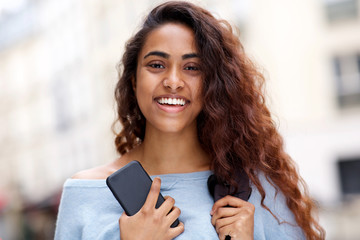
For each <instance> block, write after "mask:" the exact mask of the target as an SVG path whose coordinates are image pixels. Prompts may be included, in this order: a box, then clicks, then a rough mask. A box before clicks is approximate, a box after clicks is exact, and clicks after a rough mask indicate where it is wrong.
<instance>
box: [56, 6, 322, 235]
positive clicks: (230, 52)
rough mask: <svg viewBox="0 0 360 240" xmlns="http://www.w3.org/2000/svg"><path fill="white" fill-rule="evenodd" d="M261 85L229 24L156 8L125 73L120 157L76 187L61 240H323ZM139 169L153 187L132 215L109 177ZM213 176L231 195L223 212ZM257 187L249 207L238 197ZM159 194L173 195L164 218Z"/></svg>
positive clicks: (68, 187) (81, 176)
mask: <svg viewBox="0 0 360 240" xmlns="http://www.w3.org/2000/svg"><path fill="white" fill-rule="evenodd" d="M263 81H264V79H263V76H262V75H261V74H260V73H259V72H258V71H257V70H256V68H255V67H254V65H253V64H252V63H251V61H250V60H249V59H248V58H247V57H246V55H245V54H244V50H243V48H242V45H241V43H240V42H239V40H238V38H237V37H236V36H235V35H234V34H233V32H232V29H231V27H230V26H229V24H228V23H227V22H226V21H220V20H217V19H215V18H214V17H213V16H212V15H211V14H210V13H209V12H208V11H206V10H204V9H202V8H200V7H198V6H196V5H193V4H191V3H187V2H167V3H164V4H162V5H159V6H158V7H156V8H155V9H153V10H152V11H151V12H150V14H149V15H148V16H147V18H146V20H145V22H144V24H143V26H142V28H141V29H140V30H139V31H138V32H137V33H136V34H135V36H134V37H133V38H131V39H130V40H129V42H128V43H127V45H126V50H125V53H124V56H123V59H122V67H121V68H120V70H119V82H118V84H117V86H116V90H115V97H116V100H117V103H118V109H117V110H118V117H119V121H120V122H121V124H122V127H123V128H122V130H121V132H120V133H119V134H118V135H117V137H116V140H115V143H116V147H117V150H118V152H119V153H120V154H121V157H120V158H119V159H117V160H115V161H114V162H112V163H110V164H107V165H105V166H100V167H97V168H94V169H90V170H86V171H83V172H80V173H78V174H76V175H75V176H74V177H73V178H72V179H69V180H67V181H66V183H65V185H64V192H63V196H62V201H61V206H60V209H59V216H58V222H57V228H56V236H55V238H56V239H119V236H120V238H121V239H122V240H127V239H174V238H176V239H207V240H210V239H221V240H223V239H229V238H231V239H232V240H236V239H241V240H244V239H324V231H323V229H322V228H321V227H320V226H319V224H318V223H317V221H316V220H315V219H314V218H313V209H314V203H313V202H312V200H311V199H310V197H309V196H308V194H307V192H306V186H305V184H304V182H303V180H302V179H301V178H300V176H299V175H298V173H297V171H296V167H295V165H294V163H293V162H292V160H291V159H290V157H289V156H288V155H287V154H286V153H285V152H284V150H283V142H282V138H281V136H280V135H279V133H278V132H277V130H276V127H275V126H274V124H273V122H272V119H271V116H270V113H269V111H268V109H267V107H266V105H265V100H264V97H263V93H262V84H263ZM132 160H138V161H139V162H140V163H141V164H142V166H143V167H144V168H145V170H146V171H147V172H148V173H149V174H150V175H151V176H152V178H153V180H154V181H153V184H152V187H151V190H150V192H149V194H148V197H147V200H146V202H145V204H144V206H143V207H142V208H141V210H140V211H139V212H138V213H137V214H135V215H133V216H127V215H126V214H125V213H124V212H123V210H122V208H121V207H120V205H119V204H118V202H117V201H116V199H115V198H114V197H113V195H112V193H111V192H110V190H109V189H108V188H107V186H106V184H105V179H106V178H107V177H108V176H109V175H110V174H111V173H113V172H115V171H116V170H118V169H120V168H121V167H123V166H125V165H126V164H127V163H129V162H130V161H132ZM212 174H214V176H215V179H217V181H218V182H220V183H224V184H222V186H228V187H229V188H228V189H230V190H231V191H230V190H229V192H228V193H229V195H227V194H225V195H226V196H221V197H220V199H219V200H217V201H216V202H214V198H213V197H212V196H211V194H210V192H209V190H208V185H207V183H208V179H209V177H210V175H212ZM159 177H160V178H159ZM160 179H161V180H160ZM239 179H242V180H241V181H240V180H239ZM244 179H245V182H244ZM240 183H241V184H240ZM244 183H245V184H244ZM249 186H250V187H251V189H252V192H251V195H250V198H249V199H247V198H246V199H245V200H243V199H241V198H238V197H235V196H232V195H236V194H235V193H236V192H237V191H239V190H242V189H245V190H246V189H248V187H249ZM301 189H305V191H302V190H301ZM160 191H161V193H162V194H163V195H168V196H169V197H166V200H165V202H164V203H163V204H162V205H161V206H160V207H159V208H158V209H155V203H156V200H157V196H158V194H159V192H160ZM246 200H248V201H246ZM229 206H230V207H229ZM170 210H172V211H171V212H170ZM169 212H170V213H169ZM177 218H179V220H180V224H179V225H178V226H177V227H175V228H171V227H170V225H171V224H172V223H173V222H174V220H175V219H177Z"/></svg>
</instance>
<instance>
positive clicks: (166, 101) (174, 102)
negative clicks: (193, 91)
mask: <svg viewBox="0 0 360 240" xmlns="http://www.w3.org/2000/svg"><path fill="white" fill-rule="evenodd" d="M156 101H157V102H158V103H159V104H161V105H171V106H184V105H185V104H186V100H185V99H182V98H159V99H157V100H156Z"/></svg>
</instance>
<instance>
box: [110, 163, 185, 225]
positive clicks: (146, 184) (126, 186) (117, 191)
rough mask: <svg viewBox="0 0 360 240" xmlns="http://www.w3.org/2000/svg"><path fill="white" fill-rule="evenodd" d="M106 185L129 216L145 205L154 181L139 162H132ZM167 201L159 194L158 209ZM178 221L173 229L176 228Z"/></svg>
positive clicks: (117, 172)
mask: <svg viewBox="0 0 360 240" xmlns="http://www.w3.org/2000/svg"><path fill="white" fill-rule="evenodd" d="M106 184H107V186H108V187H109V188H110V190H111V192H112V193H113V194H114V196H115V198H116V199H117V200H118V202H119V203H120V205H121V207H122V208H123V209H124V211H125V212H126V214H127V215H128V216H132V215H134V214H136V213H137V212H138V211H139V210H140V209H141V208H142V206H143V205H144V203H145V201H146V198H147V195H148V194H149V191H150V188H151V184H152V180H151V178H150V176H149V175H148V174H147V172H146V171H145V169H144V168H143V167H142V166H141V164H140V163H139V162H138V161H131V162H130V163H128V164H126V165H125V166H124V167H122V168H120V169H119V170H118V171H116V172H114V173H113V174H111V175H110V176H109V177H108V178H107V179H106ZM164 201H165V199H164V197H163V196H162V195H161V193H160V194H159V197H158V200H157V202H156V206H155V207H156V208H159V207H160V206H161V204H162V203H163V202H164ZM178 224H179V220H178V219H176V220H175V222H174V223H173V224H172V225H171V227H176V226H177V225H178Z"/></svg>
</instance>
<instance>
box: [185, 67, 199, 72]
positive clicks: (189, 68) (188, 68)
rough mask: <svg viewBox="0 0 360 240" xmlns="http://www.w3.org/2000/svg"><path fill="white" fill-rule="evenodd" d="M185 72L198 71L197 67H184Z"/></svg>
mask: <svg viewBox="0 0 360 240" xmlns="http://www.w3.org/2000/svg"><path fill="white" fill-rule="evenodd" d="M185 70H191V71H198V70H199V68H198V67H197V66H187V67H185Z"/></svg>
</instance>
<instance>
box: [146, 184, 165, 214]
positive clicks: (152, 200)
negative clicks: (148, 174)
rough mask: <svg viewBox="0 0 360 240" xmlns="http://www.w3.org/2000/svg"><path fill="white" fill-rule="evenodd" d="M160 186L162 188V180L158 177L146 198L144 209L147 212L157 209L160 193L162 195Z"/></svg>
mask: <svg viewBox="0 0 360 240" xmlns="http://www.w3.org/2000/svg"><path fill="white" fill-rule="evenodd" d="M160 186H161V180H160V178H158V177H156V178H154V181H153V183H152V184H151V188H150V191H149V193H148V196H147V197H146V200H145V203H144V206H143V209H145V210H149V209H155V206H156V202H157V200H158V197H159V193H160Z"/></svg>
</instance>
